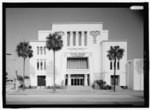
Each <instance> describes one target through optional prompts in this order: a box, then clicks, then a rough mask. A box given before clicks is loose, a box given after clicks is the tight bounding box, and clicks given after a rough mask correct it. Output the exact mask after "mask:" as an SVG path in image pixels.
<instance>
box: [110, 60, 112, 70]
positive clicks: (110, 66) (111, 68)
mask: <svg viewBox="0 0 150 110" xmlns="http://www.w3.org/2000/svg"><path fill="white" fill-rule="evenodd" d="M110 70H112V61H110Z"/></svg>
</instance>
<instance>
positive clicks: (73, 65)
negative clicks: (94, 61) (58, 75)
mask: <svg viewBox="0 0 150 110" xmlns="http://www.w3.org/2000/svg"><path fill="white" fill-rule="evenodd" d="M88 68H89V65H88V58H67V69H88Z"/></svg>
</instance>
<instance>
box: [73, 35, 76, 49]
mask: <svg viewBox="0 0 150 110" xmlns="http://www.w3.org/2000/svg"><path fill="white" fill-rule="evenodd" d="M75 45H76V33H75V32H73V46H75Z"/></svg>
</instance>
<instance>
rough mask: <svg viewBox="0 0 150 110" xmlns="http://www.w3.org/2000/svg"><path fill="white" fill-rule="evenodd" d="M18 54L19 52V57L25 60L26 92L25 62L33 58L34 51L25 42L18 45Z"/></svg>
mask: <svg viewBox="0 0 150 110" xmlns="http://www.w3.org/2000/svg"><path fill="white" fill-rule="evenodd" d="M16 52H17V55H18V57H22V58H23V90H24V89H25V82H24V78H25V60H26V58H31V57H32V56H33V50H32V47H31V46H30V45H29V43H28V42H25V41H24V42H20V43H19V44H18V45H17V49H16Z"/></svg>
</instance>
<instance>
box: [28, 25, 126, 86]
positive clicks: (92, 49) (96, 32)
mask: <svg viewBox="0 0 150 110" xmlns="http://www.w3.org/2000/svg"><path fill="white" fill-rule="evenodd" d="M54 32H58V33H59V34H61V36H62V40H63V48H62V49H61V50H60V51H58V52H56V54H55V55H56V56H55V59H56V60H55V70H56V84H57V85H61V84H62V83H64V84H65V85H66V86H91V85H92V84H93V82H94V81H95V80H103V81H106V84H107V85H112V84H113V74H114V69H113V62H111V61H109V59H108V58H107V51H108V50H109V49H110V47H111V46H116V45H118V46H120V48H123V49H124V50H125V52H124V56H123V58H122V59H121V60H120V61H117V65H118V66H117V71H116V72H117V73H116V77H115V78H116V82H117V83H116V85H119V86H126V62H127V42H126V41H109V40H108V30H104V29H103V24H102V23H101V22H92V23H53V24H52V29H51V30H44V31H42V30H41V31H38V40H37V41H30V45H31V46H32V49H33V57H32V58H30V61H29V62H30V79H31V86H53V75H54V74H53V52H52V50H51V51H49V50H48V49H47V48H46V37H47V36H48V35H49V34H50V33H54Z"/></svg>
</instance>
